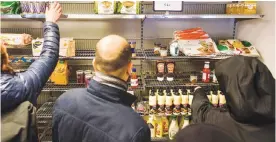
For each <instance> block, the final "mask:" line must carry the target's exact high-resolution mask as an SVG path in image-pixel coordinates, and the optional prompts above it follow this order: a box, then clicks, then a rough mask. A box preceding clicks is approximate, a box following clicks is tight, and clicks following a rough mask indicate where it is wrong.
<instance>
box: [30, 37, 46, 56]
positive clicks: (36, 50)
mask: <svg viewBox="0 0 276 142" xmlns="http://www.w3.org/2000/svg"><path fill="white" fill-rule="evenodd" d="M43 42H44V39H42V38H37V39H34V40H32V52H33V56H40V53H41V51H42V48H43Z"/></svg>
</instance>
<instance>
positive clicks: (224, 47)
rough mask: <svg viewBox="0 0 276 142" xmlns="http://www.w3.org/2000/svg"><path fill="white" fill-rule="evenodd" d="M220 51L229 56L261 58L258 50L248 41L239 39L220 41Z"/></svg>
mask: <svg viewBox="0 0 276 142" xmlns="http://www.w3.org/2000/svg"><path fill="white" fill-rule="evenodd" d="M218 43H219V45H218V50H219V51H220V52H221V53H224V54H227V55H243V56H250V57H259V56H260V55H259V53H258V51H257V49H256V48H255V47H254V46H252V44H251V43H250V42H248V41H240V40H237V39H228V40H219V42H218Z"/></svg>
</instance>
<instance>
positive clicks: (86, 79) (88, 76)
mask: <svg viewBox="0 0 276 142" xmlns="http://www.w3.org/2000/svg"><path fill="white" fill-rule="evenodd" d="M92 77H93V76H92V74H85V79H84V80H85V86H86V87H87V86H88V85H89V82H90V80H91V79H92Z"/></svg>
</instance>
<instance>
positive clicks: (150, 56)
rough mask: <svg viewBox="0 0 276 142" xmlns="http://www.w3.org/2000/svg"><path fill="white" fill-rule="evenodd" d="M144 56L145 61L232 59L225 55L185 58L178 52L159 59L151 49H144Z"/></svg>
mask: <svg viewBox="0 0 276 142" xmlns="http://www.w3.org/2000/svg"><path fill="white" fill-rule="evenodd" d="M144 54H145V55H144V56H145V59H146V60H166V59H169V60H183V59H202V60H203V59H209V60H210V59H211V60H212V59H218V60H219V59H226V58H229V57H232V56H233V55H226V54H222V53H218V54H217V55H210V56H186V55H184V54H183V53H182V52H179V55H178V56H166V57H161V56H159V55H156V54H154V51H153V49H145V50H144ZM167 54H168V55H170V52H169V51H168V53H167Z"/></svg>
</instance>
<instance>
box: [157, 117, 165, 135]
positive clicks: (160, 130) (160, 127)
mask: <svg viewBox="0 0 276 142" xmlns="http://www.w3.org/2000/svg"><path fill="white" fill-rule="evenodd" d="M156 123H157V126H156V137H157V138H162V137H163V122H162V119H161V118H160V117H156Z"/></svg>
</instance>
